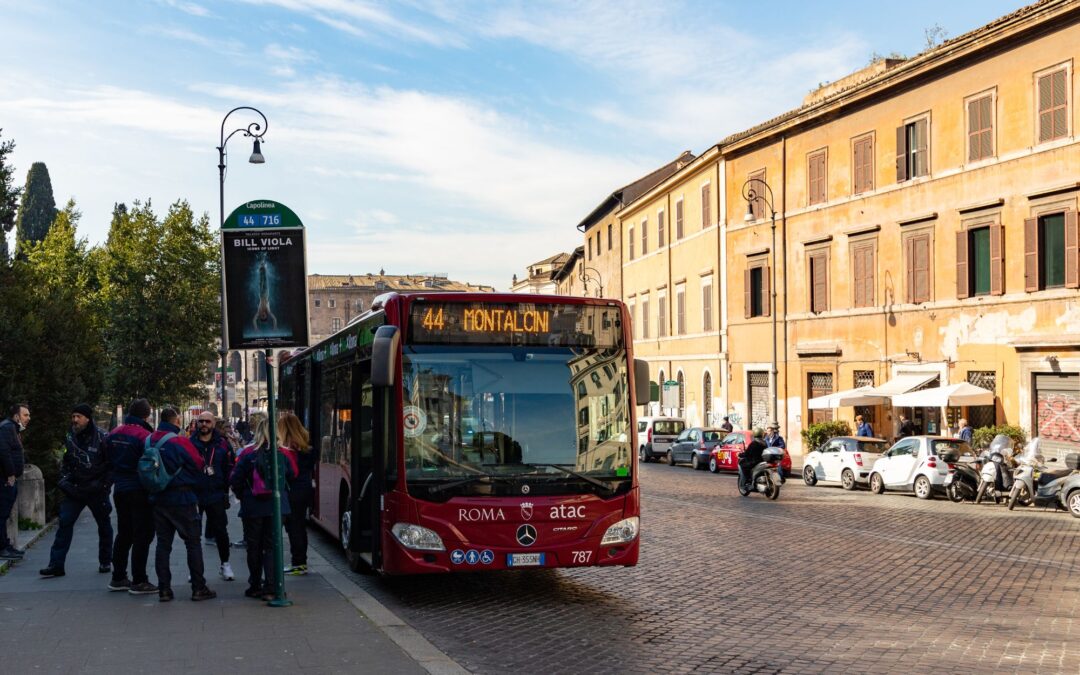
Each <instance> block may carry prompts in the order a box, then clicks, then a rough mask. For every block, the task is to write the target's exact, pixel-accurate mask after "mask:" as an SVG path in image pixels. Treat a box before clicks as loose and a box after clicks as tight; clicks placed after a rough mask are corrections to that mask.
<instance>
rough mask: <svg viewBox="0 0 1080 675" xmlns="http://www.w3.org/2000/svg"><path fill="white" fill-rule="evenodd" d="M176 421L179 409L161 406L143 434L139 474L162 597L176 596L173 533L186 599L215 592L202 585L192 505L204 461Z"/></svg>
mask: <svg viewBox="0 0 1080 675" xmlns="http://www.w3.org/2000/svg"><path fill="white" fill-rule="evenodd" d="M179 421H180V413H178V412H176V410H174V409H173V408H165V409H164V410H162V411H161V422H160V423H159V424H158V428H157V431H155V432H154V433H152V434H150V436H149V438H147V439H146V448H145V451H144V453H143V456H142V458H140V459H139V480H141V481H142V483H143V486H144V487H146V488H147V490H148V491H149V492H150V501H151V502H152V503H153V504H154V530H155V531H156V533H157V552H156V554H155V556H154V567H155V568H156V569H157V577H158V599H159V600H160V601H161V602H169V601H170V600H173V599H174V598H175V595H174V594H173V590H172V571H171V570H170V569H169V557H170V556H171V555H172V545H173V539H174V538H175V536H176V535H177V534H179V535H180V539H181V540H183V542H184V546H185V547H186V548H187V564H188V571H189V572H190V573H191V599H192V600H196V601H198V600H211V599H213V598H216V597H217V593H215V592H214V591H212V590H210V589H209V588H207V586H206V578H205V577H204V576H203V555H202V541H201V537H200V532H199V529H200V528H199V513H198V511H197V509H196V504H197V503H198V498H197V497H196V494H195V490H196V489H197V488H198V487H199V484H200V483H201V477H202V476H203V470H204V469H205V467H206V464H205V463H204V462H203V459H202V457H201V456H200V455H199V451H198V450H196V449H195V446H194V445H192V444H191V441H190V440H188V439H186V438H184V437H183V436H180V427H179V426H177V423H178V422H179Z"/></svg>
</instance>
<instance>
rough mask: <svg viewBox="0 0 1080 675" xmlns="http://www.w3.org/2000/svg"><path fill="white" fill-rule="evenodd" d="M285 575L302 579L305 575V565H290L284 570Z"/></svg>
mask: <svg viewBox="0 0 1080 675" xmlns="http://www.w3.org/2000/svg"><path fill="white" fill-rule="evenodd" d="M285 574H288V575H290V576H294V577H302V576H304V575H305V574H307V565H290V566H289V567H286V568H285Z"/></svg>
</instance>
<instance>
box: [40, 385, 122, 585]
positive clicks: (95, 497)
mask: <svg viewBox="0 0 1080 675" xmlns="http://www.w3.org/2000/svg"><path fill="white" fill-rule="evenodd" d="M93 416H94V410H93V408H91V407H90V406H89V405H88V404H86V403H80V404H79V405H77V406H75V408H74V409H73V410H72V411H71V431H70V432H68V435H67V438H65V439H64V446H65V451H64V458H63V459H62V460H61V464H60V486H59V487H60V492H62V493H63V495H64V498H63V501H62V502H60V518H59V521H60V525H59V527H58V528H57V530H56V539H55V540H54V541H53V545H52V550H51V551H50V552H49V566H48V567H46V568H45V569H43V570H41V572H40V574H41V576H43V577H62V576H64V563H65V561H66V560H67V554H68V550H70V549H71V538H72V535H73V533H74V530H75V521H77V520H78V519H79V515H80V514H81V513H82V512H83V509H86V508H89V509H90V513H91V514H92V515H93V516H94V520H95V521H97V528H98V572H100V573H102V574H108V573H109V572H111V571H112V554H113V551H112V545H113V529H112V520H111V519H110V518H109V515H110V514H111V513H112V506H111V505H110V504H109V475H108V474H109V466H108V464H107V463H106V462H105V453H104V452H103V451H102V450H101V446H102V445H103V444H104V441H105V432H104V431H102V430H101V429H99V428H98V427H97V425H96V424H94V420H93Z"/></svg>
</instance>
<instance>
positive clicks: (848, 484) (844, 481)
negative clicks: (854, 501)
mask: <svg viewBox="0 0 1080 675" xmlns="http://www.w3.org/2000/svg"><path fill="white" fill-rule="evenodd" d="M840 487H842V488H844V489H845V490H854V489H855V472H854V471H852V470H851V469H844V471H843V472H842V473H841V474H840Z"/></svg>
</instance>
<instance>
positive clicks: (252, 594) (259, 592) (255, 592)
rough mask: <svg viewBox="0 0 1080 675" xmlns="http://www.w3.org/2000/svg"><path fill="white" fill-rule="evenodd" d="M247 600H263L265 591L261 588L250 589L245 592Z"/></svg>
mask: <svg viewBox="0 0 1080 675" xmlns="http://www.w3.org/2000/svg"><path fill="white" fill-rule="evenodd" d="M244 597H245V598H254V599H256V600H262V597H263V589H261V588H248V589H247V590H245V591H244Z"/></svg>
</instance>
